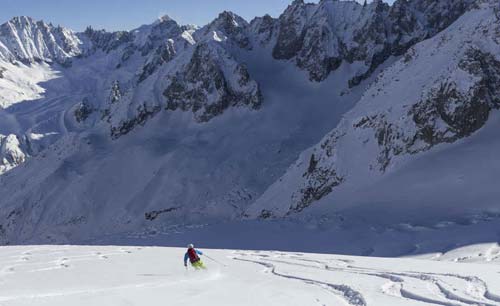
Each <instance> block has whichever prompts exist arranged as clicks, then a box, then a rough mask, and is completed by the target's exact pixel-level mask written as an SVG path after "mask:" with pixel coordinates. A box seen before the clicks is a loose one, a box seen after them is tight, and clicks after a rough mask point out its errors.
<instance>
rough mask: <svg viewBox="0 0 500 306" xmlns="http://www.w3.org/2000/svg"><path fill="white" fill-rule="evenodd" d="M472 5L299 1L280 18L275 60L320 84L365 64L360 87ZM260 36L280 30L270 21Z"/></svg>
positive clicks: (464, 2)
mask: <svg viewBox="0 0 500 306" xmlns="http://www.w3.org/2000/svg"><path fill="white" fill-rule="evenodd" d="M472 2H473V1H470V0H460V1H446V0H442V1H423V0H415V1H406V0H399V1H396V2H395V3H394V5H393V6H389V5H387V4H385V3H384V2H382V1H380V0H377V1H374V2H372V3H370V4H368V5H366V6H363V5H361V4H358V3H356V2H354V1H352V2H349V1H337V0H322V1H320V2H319V3H318V4H312V3H304V1H300V0H299V1H294V2H293V3H292V4H291V5H290V6H289V7H288V8H287V9H286V11H285V12H284V13H283V14H282V15H281V16H280V17H279V22H278V23H279V26H278V34H277V39H276V43H275V45H274V47H273V56H274V58H276V59H280V60H294V61H295V63H296V64H297V66H298V67H299V68H301V69H303V70H305V71H307V72H308V73H309V77H310V79H311V80H314V81H322V80H324V79H326V78H327V77H328V75H329V74H330V73H331V72H332V71H334V70H336V69H337V68H338V67H339V66H340V65H341V64H342V62H347V63H353V62H362V63H363V64H364V68H363V69H361V70H360V72H359V74H358V76H356V77H355V78H353V79H352V80H351V81H350V86H356V85H358V84H359V83H360V82H361V81H362V80H363V79H366V78H367V77H369V76H370V75H371V74H372V73H373V72H374V71H375V69H376V68H377V67H378V66H380V64H382V63H383V62H384V61H385V60H387V59H388V58H389V57H390V56H399V55H401V54H403V53H404V52H405V51H406V50H408V48H410V47H411V46H412V45H414V44H415V43H417V42H419V41H422V40H424V39H426V38H429V37H431V36H433V35H435V34H436V33H438V32H439V31H441V30H443V29H445V28H446V27H447V26H449V25H450V24H451V23H452V22H453V21H455V20H456V19H457V18H458V17H460V16H461V15H462V14H463V13H464V12H465V11H466V10H467V9H468V8H469V7H470V6H471V3H472ZM258 23H259V24H260V25H261V24H262V21H260V20H259V22H258ZM259 31H261V32H262V31H264V32H267V36H272V35H273V34H272V32H273V31H275V28H274V27H273V26H272V25H271V22H270V21H267V22H266V24H265V27H263V26H260V27H259ZM265 37H266V36H264V38H261V39H265Z"/></svg>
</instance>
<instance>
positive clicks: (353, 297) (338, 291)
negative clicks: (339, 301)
mask: <svg viewBox="0 0 500 306" xmlns="http://www.w3.org/2000/svg"><path fill="white" fill-rule="evenodd" d="M233 259H234V260H239V261H245V262H251V263H255V264H259V265H262V266H264V267H266V268H268V269H269V271H270V272H271V273H272V274H273V275H276V276H279V277H282V278H286V279H293V280H298V281H302V282H304V283H306V284H311V285H316V286H320V287H322V288H323V287H326V288H330V289H333V292H334V293H335V295H336V296H341V297H342V298H343V299H344V300H345V301H346V302H347V303H348V304H349V305H354V306H366V305H367V304H366V301H365V299H364V297H363V295H362V294H361V293H360V292H358V291H356V290H354V289H352V288H351V287H349V286H347V285H336V284H332V283H328V282H323V281H318V280H314V279H310V278H304V277H300V276H294V275H287V274H282V273H279V272H277V271H276V266H275V265H273V264H271V263H267V262H262V261H258V260H251V259H243V258H233Z"/></svg>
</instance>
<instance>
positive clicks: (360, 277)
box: [0, 246, 500, 306]
mask: <svg viewBox="0 0 500 306" xmlns="http://www.w3.org/2000/svg"><path fill="white" fill-rule="evenodd" d="M497 249H498V246H497ZM202 251H203V252H204V253H205V254H206V255H208V256H209V257H210V258H212V259H213V260H215V261H213V260H212V259H209V258H206V257H205V258H204V257H203V256H202V258H203V260H204V262H205V264H206V266H207V267H208V269H207V270H204V271H203V270H202V271H195V270H194V269H192V268H191V267H189V268H188V269H185V268H184V266H183V264H182V257H183V255H184V252H185V249H178V248H161V247H132V246H123V247H113V246H108V247H96V246H59V247H54V246H24V247H2V248H0V266H1V269H0V286H1V288H2V289H1V291H0V305H2V306H21V305H37V306H42V305H50V306H59V305H73V306H79V305H82V306H83V305H107V306H114V305H200V304H202V305H301V306H302V305H347V306H365V305H375V306H387V305H500V281H499V279H500V275H499V274H500V265H499V264H498V262H490V263H489V264H484V263H454V262H448V261H432V260H427V259H412V258H395V259H390V258H374V257H354V256H339V255H326V254H311V253H296V252H293V253H286V252H278V251H244V250H215V249H202Z"/></svg>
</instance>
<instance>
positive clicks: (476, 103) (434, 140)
mask: <svg viewBox="0 0 500 306" xmlns="http://www.w3.org/2000/svg"><path fill="white" fill-rule="evenodd" d="M398 5H399V6H400V5H401V4H398ZM432 7H433V6H431V8H432ZM494 7H495V4H493V2H488V1H486V2H484V3H482V4H479V6H478V7H477V8H474V9H472V10H471V11H469V12H467V13H466V14H465V15H464V16H462V17H461V18H460V19H459V20H458V21H457V22H455V23H454V24H453V25H451V26H450V27H448V28H447V29H446V30H444V31H443V32H441V33H439V34H438V35H436V36H435V37H433V38H432V39H429V40H426V41H424V42H422V43H420V44H417V45H416V46H414V47H412V48H411V49H410V50H409V51H408V52H407V53H405V54H404V56H403V57H402V58H401V60H399V61H398V62H396V63H395V64H394V65H392V66H391V67H390V68H389V69H387V70H386V71H384V72H383V73H382V74H380V75H379V77H378V79H377V81H376V82H374V84H373V85H372V86H371V87H370V88H369V89H368V90H367V91H366V92H365V94H364V96H363V98H362V99H361V101H360V102H358V104H357V105H356V107H355V108H354V109H353V110H352V111H350V112H349V113H347V114H346V115H345V117H344V119H343V120H342V122H341V123H340V124H339V126H338V127H337V128H336V129H335V130H333V131H332V132H331V133H329V134H328V135H327V136H326V137H325V138H324V139H323V140H322V141H321V142H320V143H319V144H318V145H317V146H315V147H313V148H312V149H310V150H308V151H307V152H304V153H303V154H302V155H301V157H300V158H299V160H298V161H297V162H296V164H295V165H294V166H292V167H291V168H290V169H289V171H288V172H287V173H286V174H285V175H284V176H283V177H282V178H281V179H280V180H278V182H276V183H275V184H274V185H273V186H271V187H270V188H269V189H268V191H266V193H264V195H263V196H262V197H261V198H260V199H259V200H257V201H256V203H255V204H254V205H253V207H251V208H250V209H249V212H248V215H250V216H255V217H258V216H260V215H261V214H262V212H265V213H266V216H268V217H269V216H283V215H286V214H290V213H292V212H297V211H301V210H303V209H304V208H306V207H308V206H310V205H312V204H313V203H315V202H317V201H319V200H321V199H323V198H325V197H328V196H329V195H330V194H331V193H335V190H336V189H339V188H341V187H342V186H343V185H344V184H345V183H346V182H349V183H350V185H353V184H355V185H356V186H363V184H368V183H370V182H375V181H377V180H378V179H379V178H380V177H383V176H384V175H385V174H386V173H388V172H391V171H395V170H397V169H399V168H401V167H402V166H403V165H404V164H405V163H407V162H409V161H411V160H412V159H413V158H414V156H417V155H420V153H422V152H426V151H429V150H431V149H433V148H435V147H437V146H439V145H442V144H448V143H454V142H457V141H458V140H461V139H463V138H466V137H470V136H471V135H472V134H473V133H475V132H476V131H478V130H479V129H481V128H482V127H483V126H484V125H485V124H486V122H487V121H488V118H489V117H490V115H491V113H492V111H493V110H495V109H498V108H499V107H500V100H499V94H500V92H499V85H500V84H499V79H500V69H499V68H500V59H499V58H498V54H500V41H499V40H498V33H499V31H500V28H499V26H498V17H497V15H496V14H495V9H494ZM429 20H433V19H429ZM429 22H431V21H429ZM435 22H438V21H437V20H435V21H434V23H435ZM442 22H443V21H442V20H441V21H439V22H438V23H439V25H443V23H442ZM444 24H446V22H445V23H444Z"/></svg>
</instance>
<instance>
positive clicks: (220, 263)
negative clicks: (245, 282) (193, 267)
mask: <svg viewBox="0 0 500 306" xmlns="http://www.w3.org/2000/svg"><path fill="white" fill-rule="evenodd" d="M205 257H206V258H208V259H210V260H211V261H213V262H215V263H218V264H219V265H222V266H224V267H227V265H225V264H223V263H222V262H220V261H217V260H215V259H213V258H212V257H210V256H208V255H205Z"/></svg>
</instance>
